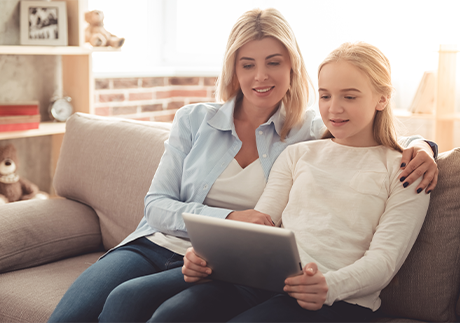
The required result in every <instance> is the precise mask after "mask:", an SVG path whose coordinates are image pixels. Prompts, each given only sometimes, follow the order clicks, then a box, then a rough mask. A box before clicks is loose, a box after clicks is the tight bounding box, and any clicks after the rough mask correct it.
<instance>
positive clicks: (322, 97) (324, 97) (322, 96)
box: [320, 95, 329, 100]
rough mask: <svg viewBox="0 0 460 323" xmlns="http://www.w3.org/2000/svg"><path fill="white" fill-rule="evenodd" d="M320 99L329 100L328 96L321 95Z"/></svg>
mask: <svg viewBox="0 0 460 323" xmlns="http://www.w3.org/2000/svg"><path fill="white" fill-rule="evenodd" d="M320 98H321V99H323V100H325V99H329V95H321V97H320Z"/></svg>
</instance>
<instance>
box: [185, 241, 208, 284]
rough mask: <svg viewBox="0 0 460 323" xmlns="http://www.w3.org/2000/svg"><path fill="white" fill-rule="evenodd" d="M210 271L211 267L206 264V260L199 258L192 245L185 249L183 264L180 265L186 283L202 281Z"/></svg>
mask: <svg viewBox="0 0 460 323" xmlns="http://www.w3.org/2000/svg"><path fill="white" fill-rule="evenodd" d="M211 273H212V270H211V268H209V267H207V266H206V261H204V260H203V259H202V258H200V257H199V256H198V255H197V254H196V253H195V250H194V249H193V247H190V248H188V249H187V252H186V253H185V256H184V265H183V266H182V274H184V280H185V281H186V282H187V283H198V282H200V283H204V282H205V281H207V279H205V278H206V277H208V276H209V275H210V274H211Z"/></svg>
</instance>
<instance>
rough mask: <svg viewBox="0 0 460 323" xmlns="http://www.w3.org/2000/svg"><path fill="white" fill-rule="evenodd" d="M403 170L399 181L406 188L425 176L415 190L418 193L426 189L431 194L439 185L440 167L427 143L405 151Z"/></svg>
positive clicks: (402, 161)
mask: <svg viewBox="0 0 460 323" xmlns="http://www.w3.org/2000/svg"><path fill="white" fill-rule="evenodd" d="M401 168H402V169H404V171H403V172H402V173H401V174H400V177H399V180H400V181H401V182H403V185H405V186H406V187H407V186H409V185H410V184H412V183H413V182H414V181H415V180H416V179H417V178H419V177H420V176H422V175H423V180H422V181H421V182H420V184H419V185H418V186H417V187H416V188H415V190H416V191H417V193H420V192H421V191H423V190H424V189H425V191H426V193H430V192H431V191H432V190H433V189H434V188H435V187H436V184H437V183H438V165H437V164H436V162H435V161H434V158H433V151H432V150H431V147H429V145H428V144H427V143H425V142H421V143H417V144H416V145H415V146H413V147H410V148H406V149H404V151H403V156H402V159H401ZM406 183H407V184H406Z"/></svg>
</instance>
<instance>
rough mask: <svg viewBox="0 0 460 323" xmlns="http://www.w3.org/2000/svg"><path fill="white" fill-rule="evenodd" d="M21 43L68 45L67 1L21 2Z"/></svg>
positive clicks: (25, 0)
mask: <svg viewBox="0 0 460 323" xmlns="http://www.w3.org/2000/svg"><path fill="white" fill-rule="evenodd" d="M19 17H20V18H19V21H20V35H21V36H20V43H21V45H39V46H40V45H41V46H67V44H68V39H67V38H68V36H67V7H66V2H65V1H30V0H22V1H21V2H20V13H19Z"/></svg>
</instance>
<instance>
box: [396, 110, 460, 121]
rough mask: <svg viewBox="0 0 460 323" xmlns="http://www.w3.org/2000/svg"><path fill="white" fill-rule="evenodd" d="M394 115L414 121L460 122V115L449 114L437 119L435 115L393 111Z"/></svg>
mask: <svg viewBox="0 0 460 323" xmlns="http://www.w3.org/2000/svg"><path fill="white" fill-rule="evenodd" d="M393 114H394V116H395V117H397V118H412V119H433V120H455V121H457V120H460V113H454V114H447V115H445V116H442V117H441V116H439V117H437V116H436V115H435V114H429V113H410V112H408V111H404V110H396V109H395V110H393Z"/></svg>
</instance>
